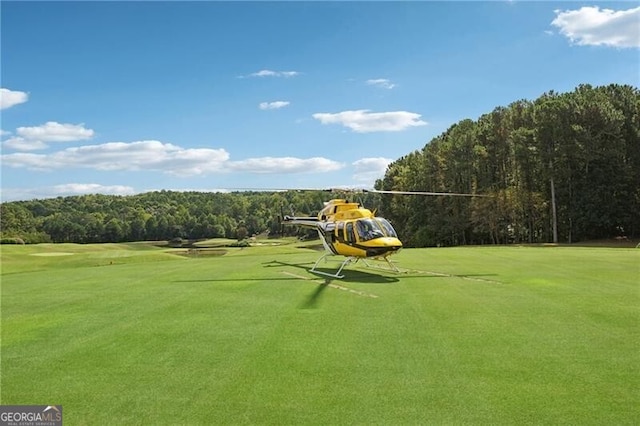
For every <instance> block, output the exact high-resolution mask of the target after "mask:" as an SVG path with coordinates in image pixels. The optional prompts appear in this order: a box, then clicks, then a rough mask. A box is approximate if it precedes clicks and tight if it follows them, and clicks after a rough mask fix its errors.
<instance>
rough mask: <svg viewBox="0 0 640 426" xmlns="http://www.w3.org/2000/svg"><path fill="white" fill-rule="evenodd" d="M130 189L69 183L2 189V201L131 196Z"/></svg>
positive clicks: (133, 192) (119, 186)
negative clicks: (63, 197) (84, 196)
mask: <svg viewBox="0 0 640 426" xmlns="http://www.w3.org/2000/svg"><path fill="white" fill-rule="evenodd" d="M135 193H137V192H136V191H135V190H134V189H133V188H132V187H130V186H124V185H100V184H96V183H86V184H82V183H69V184H64V185H55V186H40V187H38V188H2V201H3V202H4V201H18V200H33V199H43V198H51V197H60V196H67V195H82V194H111V195H133V194H135Z"/></svg>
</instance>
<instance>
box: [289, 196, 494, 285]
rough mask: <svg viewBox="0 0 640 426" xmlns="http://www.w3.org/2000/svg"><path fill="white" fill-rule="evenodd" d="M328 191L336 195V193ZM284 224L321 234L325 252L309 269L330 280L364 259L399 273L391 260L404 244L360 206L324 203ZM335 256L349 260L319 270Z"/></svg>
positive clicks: (387, 225) (344, 202)
mask: <svg viewBox="0 0 640 426" xmlns="http://www.w3.org/2000/svg"><path fill="white" fill-rule="evenodd" d="M329 191H332V192H335V191H334V190H329ZM360 192H373V193H378V194H398V195H434V196H461V197H476V196H483V195H477V194H459V193H450V192H420V191H418V192H415V191H384V190H360ZM281 222H282V224H283V225H297V226H302V227H306V228H313V229H316V230H317V231H318V235H319V237H320V240H321V241H322V245H323V246H324V248H325V253H324V254H323V255H322V256H321V257H320V258H319V259H318V260H317V261H316V263H315V264H314V265H313V268H311V269H310V270H309V271H310V272H312V273H315V274H320V275H325V276H328V277H331V278H338V279H340V278H344V275H340V273H341V272H342V270H343V269H344V267H345V266H347V265H348V264H350V263H352V262H353V263H355V262H358V261H359V260H361V259H362V260H363V262H364V263H365V264H366V265H367V266H370V267H371V266H372V265H371V264H369V263H368V262H367V259H374V260H382V261H384V262H386V264H387V265H388V269H390V270H391V271H394V272H400V270H399V269H398V268H397V267H396V266H395V265H394V264H393V263H392V262H391V260H390V259H389V257H390V256H391V255H392V254H394V253H397V252H398V251H400V249H401V248H402V242H401V241H400V239H398V235H397V233H396V231H395V229H393V226H392V225H391V223H389V221H388V220H387V219H385V218H383V217H379V216H375V214H374V212H372V211H371V210H369V209H367V208H364V207H363V206H362V205H360V203H355V202H349V201H347V200H346V199H342V198H335V199H332V200H330V201H327V202H325V203H324V208H323V209H322V210H320V212H319V213H318V215H317V216H306V217H301V216H283V217H282V220H281ZM334 255H338V256H345V257H346V259H345V260H344V261H343V262H342V264H341V265H340V267H339V269H338V270H337V271H336V272H335V273H333V274H332V273H328V272H324V271H321V270H318V269H317V267H318V265H319V264H320V262H321V261H322V260H326V259H327V257H328V256H334Z"/></svg>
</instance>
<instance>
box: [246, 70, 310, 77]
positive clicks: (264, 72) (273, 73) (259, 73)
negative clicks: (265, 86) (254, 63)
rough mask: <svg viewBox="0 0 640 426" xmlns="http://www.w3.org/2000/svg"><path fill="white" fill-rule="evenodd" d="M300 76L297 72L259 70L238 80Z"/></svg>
mask: <svg viewBox="0 0 640 426" xmlns="http://www.w3.org/2000/svg"><path fill="white" fill-rule="evenodd" d="M297 75H300V73H299V72H298V71H272V70H260V71H257V72H254V73H251V74H249V75H247V76H240V78H245V77H285V78H287V77H295V76H297Z"/></svg>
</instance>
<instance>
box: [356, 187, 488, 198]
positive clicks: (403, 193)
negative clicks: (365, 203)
mask: <svg viewBox="0 0 640 426" xmlns="http://www.w3.org/2000/svg"><path fill="white" fill-rule="evenodd" d="M362 192H373V193H377V194H395V195H432V196H451V197H490V195H482V194H464V193H456V192H428V191H386V190H383V189H363V190H362Z"/></svg>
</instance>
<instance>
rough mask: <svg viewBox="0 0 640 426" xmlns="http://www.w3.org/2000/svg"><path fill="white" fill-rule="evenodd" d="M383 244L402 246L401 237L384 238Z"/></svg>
mask: <svg viewBox="0 0 640 426" xmlns="http://www.w3.org/2000/svg"><path fill="white" fill-rule="evenodd" d="M382 244H384V246H385V247H397V248H401V247H402V242H401V241H400V240H399V239H397V238H393V237H385V238H382Z"/></svg>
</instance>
